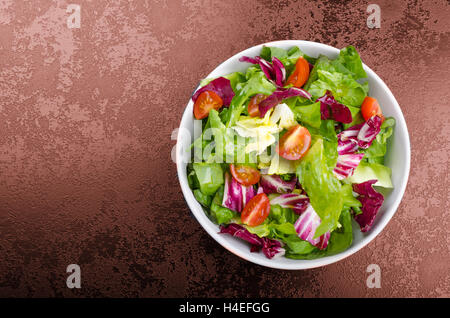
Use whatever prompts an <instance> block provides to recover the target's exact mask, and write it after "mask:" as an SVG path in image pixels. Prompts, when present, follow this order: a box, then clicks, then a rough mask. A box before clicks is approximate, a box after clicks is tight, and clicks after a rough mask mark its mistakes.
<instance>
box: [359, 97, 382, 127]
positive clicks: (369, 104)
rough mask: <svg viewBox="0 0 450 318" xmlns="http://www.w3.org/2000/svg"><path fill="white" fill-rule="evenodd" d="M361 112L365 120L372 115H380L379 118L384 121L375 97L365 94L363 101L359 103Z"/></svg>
mask: <svg viewBox="0 0 450 318" xmlns="http://www.w3.org/2000/svg"><path fill="white" fill-rule="evenodd" d="M361 113H362V115H363V117H364V119H365V120H368V119H369V118H370V117H372V116H375V115H376V116H380V117H381V120H383V121H384V116H383V112H382V111H381V107H380V104H378V101H377V100H376V98H373V97H370V96H366V98H364V101H363V103H362V105H361Z"/></svg>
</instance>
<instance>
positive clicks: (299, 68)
mask: <svg viewBox="0 0 450 318" xmlns="http://www.w3.org/2000/svg"><path fill="white" fill-rule="evenodd" d="M308 77H309V63H308V61H307V60H305V59H304V58H303V57H301V56H300V57H299V58H298V60H297V63H296V64H295V70H294V71H293V72H292V74H291V76H289V78H288V80H287V82H286V84H292V85H294V86H295V87H298V88H300V87H302V86H303V85H305V83H306V81H307V80H308Z"/></svg>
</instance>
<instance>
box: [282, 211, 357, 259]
mask: <svg viewBox="0 0 450 318" xmlns="http://www.w3.org/2000/svg"><path fill="white" fill-rule="evenodd" d="M339 224H340V227H339V228H337V229H336V230H334V231H333V232H332V233H331V236H330V240H329V241H328V246H327V248H326V249H324V250H319V249H318V248H316V247H314V246H312V245H311V246H312V248H308V246H307V244H306V243H298V244H299V245H300V246H299V247H298V250H295V249H293V250H291V249H287V251H286V254H285V256H286V257H287V258H293V259H316V258H319V257H325V256H331V255H335V254H338V253H340V252H342V251H345V250H346V249H348V248H349V247H350V245H352V241H353V228H352V217H351V214H350V209H344V210H343V211H342V213H341V214H340V217H339ZM303 242H305V241H303ZM286 243H287V245H288V246H289V243H288V242H286ZM307 243H308V242H307ZM308 244H309V243H308ZM302 247H304V250H303V249H302Z"/></svg>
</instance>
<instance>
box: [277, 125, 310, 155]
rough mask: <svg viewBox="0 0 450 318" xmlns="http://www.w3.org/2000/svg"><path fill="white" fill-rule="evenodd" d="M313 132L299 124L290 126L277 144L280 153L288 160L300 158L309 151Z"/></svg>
mask: <svg viewBox="0 0 450 318" xmlns="http://www.w3.org/2000/svg"><path fill="white" fill-rule="evenodd" d="M310 145H311V134H310V133H309V131H308V129H306V128H305V127H303V126H300V125H297V126H294V127H292V128H290V129H289V130H288V131H287V132H286V133H285V134H284V135H283V137H281V138H280V142H279V143H278V145H277V152H278V154H279V155H280V156H281V157H283V158H285V159H288V160H298V159H300V158H301V157H303V155H304V154H305V153H306V152H307V151H308V149H309V146H310Z"/></svg>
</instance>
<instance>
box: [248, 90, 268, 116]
mask: <svg viewBox="0 0 450 318" xmlns="http://www.w3.org/2000/svg"><path fill="white" fill-rule="evenodd" d="M266 98H267V96H266V95H264V94H256V95H255V96H253V97H252V99H250V103H248V114H249V115H250V117H259V103H261V102H262V101H263V100H265V99H266Z"/></svg>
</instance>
